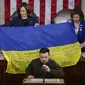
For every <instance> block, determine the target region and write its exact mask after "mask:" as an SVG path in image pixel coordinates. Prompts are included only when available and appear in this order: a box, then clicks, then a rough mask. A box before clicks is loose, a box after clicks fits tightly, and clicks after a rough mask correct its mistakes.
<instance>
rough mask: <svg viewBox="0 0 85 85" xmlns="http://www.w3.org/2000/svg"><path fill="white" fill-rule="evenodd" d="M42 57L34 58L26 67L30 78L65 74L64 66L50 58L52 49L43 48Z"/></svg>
mask: <svg viewBox="0 0 85 85" xmlns="http://www.w3.org/2000/svg"><path fill="white" fill-rule="evenodd" d="M39 55H40V58H37V59H34V60H32V61H31V63H30V64H29V65H28V67H27V68H26V75H27V78H28V79H33V78H61V77H63V76H64V73H63V70H62V68H61V67H60V66H59V65H58V64H57V63H56V62H55V61H53V60H51V59H50V50H49V49H48V48H41V49H40V51H39Z"/></svg>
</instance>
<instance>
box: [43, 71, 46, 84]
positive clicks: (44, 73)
mask: <svg viewBox="0 0 85 85" xmlns="http://www.w3.org/2000/svg"><path fill="white" fill-rule="evenodd" d="M45 73H46V72H45V70H43V83H45Z"/></svg>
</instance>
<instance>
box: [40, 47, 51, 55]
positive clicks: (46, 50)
mask: <svg viewBox="0 0 85 85" xmlns="http://www.w3.org/2000/svg"><path fill="white" fill-rule="evenodd" d="M47 52H48V53H49V54H50V50H49V49H48V48H41V49H40V52H39V53H47Z"/></svg>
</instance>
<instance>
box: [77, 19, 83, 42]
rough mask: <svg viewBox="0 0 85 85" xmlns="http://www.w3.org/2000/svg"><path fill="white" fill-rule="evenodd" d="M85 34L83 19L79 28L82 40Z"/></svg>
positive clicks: (78, 35)
mask: <svg viewBox="0 0 85 85" xmlns="http://www.w3.org/2000/svg"><path fill="white" fill-rule="evenodd" d="M83 36H84V26H83V21H81V22H80V25H79V30H78V33H77V37H78V39H79V41H80V40H82V38H83Z"/></svg>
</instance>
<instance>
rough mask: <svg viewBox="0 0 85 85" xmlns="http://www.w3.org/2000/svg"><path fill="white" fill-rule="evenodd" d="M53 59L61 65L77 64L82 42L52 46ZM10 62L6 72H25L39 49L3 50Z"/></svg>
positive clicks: (36, 56) (37, 54)
mask: <svg viewBox="0 0 85 85" xmlns="http://www.w3.org/2000/svg"><path fill="white" fill-rule="evenodd" d="M49 49H50V54H51V59H53V60H55V61H56V62H57V63H58V64H59V65H60V66H61V67H66V66H72V65H75V64H76V63H77V62H78V61H79V58H80V55H81V50H80V44H79V43H78V42H77V43H74V44H69V45H64V46H57V47H50V48H49ZM2 52H3V54H4V56H5V58H6V60H7V62H8V64H7V69H6V72H8V73H11V74H18V73H25V69H26V67H27V66H28V64H29V63H30V61H31V60H32V59H35V58H38V57H39V49H38V50H29V51H2Z"/></svg>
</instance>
